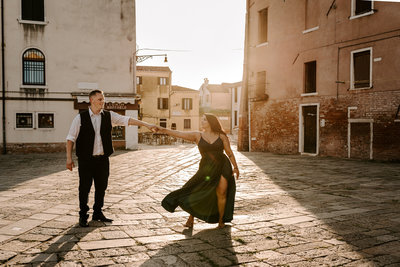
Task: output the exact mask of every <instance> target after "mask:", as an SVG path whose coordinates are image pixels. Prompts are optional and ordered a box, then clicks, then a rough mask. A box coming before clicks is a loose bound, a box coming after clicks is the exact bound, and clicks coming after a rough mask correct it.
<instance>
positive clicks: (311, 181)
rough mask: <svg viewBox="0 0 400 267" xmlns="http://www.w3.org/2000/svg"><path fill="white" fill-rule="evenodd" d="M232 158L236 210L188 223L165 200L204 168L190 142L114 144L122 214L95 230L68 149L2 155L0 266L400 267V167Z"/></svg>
mask: <svg viewBox="0 0 400 267" xmlns="http://www.w3.org/2000/svg"><path fill="white" fill-rule="evenodd" d="M235 155H236V158H237V161H238V164H239V167H240V171H241V178H240V179H239V181H238V182H237V194H236V202H235V215H234V220H233V221H232V223H231V224H229V225H228V226H227V227H226V228H225V229H222V230H221V229H215V227H216V225H215V224H207V223H203V222H201V221H199V220H197V219H196V220H195V226H194V228H192V229H187V228H184V227H183V226H182V224H183V223H184V222H185V221H186V217H187V214H186V213H185V212H183V211H182V210H180V209H178V210H177V211H176V212H175V213H168V212H166V211H165V210H164V209H163V208H162V207H161V205H160V202H161V200H162V198H163V197H164V196H165V195H166V194H168V193H169V192H171V191H172V190H174V189H177V188H179V187H180V186H182V184H184V183H185V181H187V180H188V179H189V178H190V177H191V176H192V175H193V174H194V173H195V172H196V171H197V167H198V164H199V154H198V150H197V148H196V147H195V146H193V145H178V146H142V147H141V149H140V150H138V151H118V152H116V153H115V155H114V156H113V157H111V159H110V161H111V172H110V173H111V175H110V180H109V187H108V190H107V193H106V197H105V207H104V212H105V213H106V215H108V216H109V217H111V218H113V219H115V220H114V222H113V223H107V224H105V223H101V222H93V221H90V222H89V225H90V227H88V228H80V227H79V226H78V225H77V221H78V214H77V212H78V173H77V168H75V169H74V170H73V171H72V172H70V171H68V170H65V154H64V153H55V154H31V155H1V156H0V169H1V171H0V265H5V266H39V265H43V266H57V267H58V266H99V265H102V266H105V265H113V266H151V267H153V266H202V267H203V266H305V267H309V266H400V224H399V222H400V215H399V210H400V172H399V170H400V165H399V164H396V163H383V162H373V161H357V160H346V159H333V158H320V157H307V156H297V155H293V156H290V155H273V154H269V153H258V152H252V153H248V152H244V153H239V152H235ZM26 163H29V164H26ZM92 205H93V189H92V192H91V194H90V198H89V206H90V207H91V206H92Z"/></svg>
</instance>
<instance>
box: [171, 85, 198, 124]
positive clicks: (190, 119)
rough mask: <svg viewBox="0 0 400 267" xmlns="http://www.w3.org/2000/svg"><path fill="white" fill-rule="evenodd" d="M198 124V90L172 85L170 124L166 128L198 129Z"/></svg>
mask: <svg viewBox="0 0 400 267" xmlns="http://www.w3.org/2000/svg"><path fill="white" fill-rule="evenodd" d="M199 125H200V115H199V91H198V90H194V89H190V88H185V87H181V86H176V85H173V86H172V88H171V125H169V127H168V128H171V129H173V130H178V131H198V130H199Z"/></svg>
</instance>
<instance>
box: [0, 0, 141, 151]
mask: <svg viewBox="0 0 400 267" xmlns="http://www.w3.org/2000/svg"><path fill="white" fill-rule="evenodd" d="M3 14H4V16H3V19H4V32H3V34H4V43H5V46H4V53H3V54H2V59H3V60H4V62H5V64H4V68H2V76H1V79H2V84H3V85H4V86H3V91H2V94H1V97H2V102H1V105H2V109H1V112H2V116H4V119H3V123H2V124H1V127H2V129H1V135H2V140H3V142H2V145H4V144H6V146H5V148H6V151H7V152H30V151H60V150H64V149H65V138H66V136H67V133H68V130H69V127H70V123H71V122H72V120H73V118H74V117H75V116H76V115H77V114H78V112H79V111H81V110H84V109H87V107H88V93H89V92H90V91H91V90H93V89H101V90H103V91H104V92H105V95H106V108H107V109H110V110H115V111H116V112H119V113H121V114H125V115H129V116H132V117H137V114H138V105H137V100H136V98H137V97H136V91H135V90H136V89H135V83H134V77H135V60H134V53H135V47H136V38H135V1H134V0H124V1H101V2H99V1H97V0H87V1H79V0H71V1H60V0H57V1H53V0H36V1H29V0H15V1H4V13H3ZM136 128H137V127H128V128H127V129H124V127H122V128H121V127H118V128H115V129H114V132H113V138H114V140H115V145H116V146H122V147H125V148H129V149H135V148H136V146H137V129H136ZM3 151H4V146H3Z"/></svg>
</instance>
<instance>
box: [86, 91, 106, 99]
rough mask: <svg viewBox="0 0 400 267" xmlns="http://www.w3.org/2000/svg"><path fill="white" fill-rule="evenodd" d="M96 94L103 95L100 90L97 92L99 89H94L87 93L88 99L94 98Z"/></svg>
mask: <svg viewBox="0 0 400 267" xmlns="http://www.w3.org/2000/svg"><path fill="white" fill-rule="evenodd" d="M96 94H104V93H103V91H101V90H99V89H96V90H93V91H91V92H90V93H89V98H91V97H92V96H94V95H96Z"/></svg>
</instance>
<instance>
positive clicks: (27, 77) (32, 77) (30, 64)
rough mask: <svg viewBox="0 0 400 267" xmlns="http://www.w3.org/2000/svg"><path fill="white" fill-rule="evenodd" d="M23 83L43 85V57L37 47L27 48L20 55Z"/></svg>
mask: <svg viewBox="0 0 400 267" xmlns="http://www.w3.org/2000/svg"><path fill="white" fill-rule="evenodd" d="M22 67H23V70H22V73H23V84H24V85H45V84H46V82H45V57H44V55H43V53H42V52H40V51H39V50H37V49H34V48H32V49H28V50H26V51H25V53H24V54H23V56H22Z"/></svg>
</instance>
